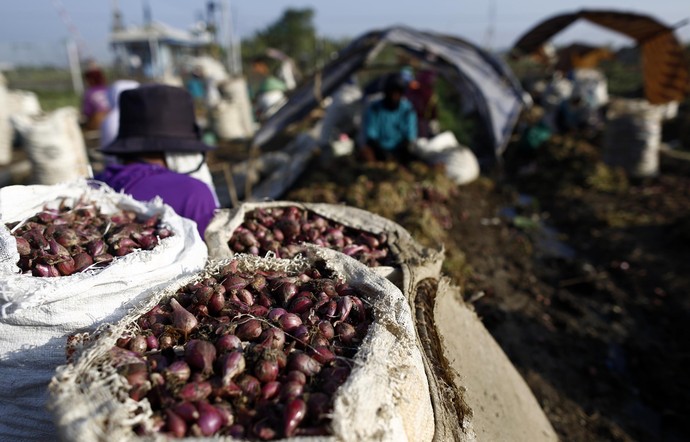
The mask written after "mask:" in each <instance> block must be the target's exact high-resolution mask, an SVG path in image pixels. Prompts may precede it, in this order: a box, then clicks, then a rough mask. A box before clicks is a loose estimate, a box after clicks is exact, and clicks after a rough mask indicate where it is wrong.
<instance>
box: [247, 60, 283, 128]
mask: <svg viewBox="0 0 690 442" xmlns="http://www.w3.org/2000/svg"><path fill="white" fill-rule="evenodd" d="M252 73H253V74H254V75H255V76H256V77H257V79H258V80H259V87H258V89H257V91H256V95H255V97H254V103H255V104H254V108H255V112H256V116H257V119H258V120H259V121H264V120H266V119H267V118H268V117H270V116H271V115H273V114H274V113H275V112H276V111H277V110H278V109H279V108H280V107H281V106H282V105H283V104H284V102H285V92H286V91H287V86H286V85H285V83H283V81H282V80H280V79H279V78H278V77H276V76H275V75H273V74H272V73H271V69H270V68H269V66H268V57H265V56H261V57H256V58H255V59H254V60H252Z"/></svg>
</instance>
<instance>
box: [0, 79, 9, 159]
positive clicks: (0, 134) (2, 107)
mask: <svg viewBox="0 0 690 442" xmlns="http://www.w3.org/2000/svg"><path fill="white" fill-rule="evenodd" d="M7 101H8V97H7V84H6V81H5V77H4V76H3V75H2V72H0V166H4V165H6V164H10V162H11V161H12V126H10V119H9V104H8V102H7Z"/></svg>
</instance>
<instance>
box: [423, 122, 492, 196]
mask: <svg viewBox="0 0 690 442" xmlns="http://www.w3.org/2000/svg"><path fill="white" fill-rule="evenodd" d="M412 153H413V154H414V155H416V156H418V157H419V158H421V159H423V160H424V161H426V162H428V163H430V164H434V165H442V166H443V167H444V169H445V172H446V176H448V178H450V179H451V180H453V181H454V182H455V183H456V184H458V185H463V184H469V183H471V182H472V181H474V180H476V179H477V178H479V173H480V169H479V161H477V157H476V156H475V155H474V153H473V152H472V150H471V149H470V148H469V147H467V146H463V145H462V144H460V143H459V142H458V140H457V139H456V138H455V135H453V132H450V131H446V132H442V133H440V134H438V135H436V136H435V137H434V138H431V139H426V138H420V139H418V140H417V142H416V143H415V144H414V145H413V151H412Z"/></svg>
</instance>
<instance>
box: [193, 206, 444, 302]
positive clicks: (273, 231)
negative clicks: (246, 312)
mask: <svg viewBox="0 0 690 442" xmlns="http://www.w3.org/2000/svg"><path fill="white" fill-rule="evenodd" d="M205 239H206V243H207V244H208V249H209V256H210V257H211V258H213V259H224V258H229V257H232V256H233V255H234V254H235V253H247V254H251V255H258V256H264V255H265V254H266V253H267V252H272V253H275V254H276V255H277V256H278V257H280V258H290V257H292V256H295V255H296V254H298V253H300V252H301V251H302V250H303V248H304V247H305V244H314V245H317V246H320V247H325V248H329V249H333V250H336V251H339V252H342V253H344V254H346V255H348V256H350V257H352V258H354V259H356V260H358V261H360V262H361V263H363V264H366V265H367V266H369V267H371V268H372V269H374V271H376V272H377V273H379V274H381V275H383V276H386V277H388V278H389V279H390V280H391V281H393V282H394V283H396V285H398V287H401V288H402V290H403V293H406V291H407V290H409V289H411V288H412V287H414V285H415V284H416V282H417V281H420V280H422V279H424V278H429V277H438V276H439V274H440V271H441V264H442V262H443V256H444V254H443V251H442V249H441V250H440V251H437V250H432V249H429V248H426V247H423V246H422V245H421V244H419V243H418V242H417V241H415V240H414V239H413V238H412V236H411V235H410V234H409V233H408V232H407V230H405V229H404V228H403V227H401V226H400V225H399V224H397V223H395V222H393V221H390V220H388V219H386V218H383V217H381V216H378V215H376V214H373V213H371V212H367V211H366V210H362V209H358V208H355V207H348V206H344V205H335V204H319V203H299V202H292V201H275V202H265V203H244V204H242V205H240V206H239V207H238V208H236V209H230V210H220V211H218V212H217V213H216V216H215V217H214V218H213V220H211V223H210V224H209V226H208V228H207V230H206V234H205Z"/></svg>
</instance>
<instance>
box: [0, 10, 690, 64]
mask: <svg viewBox="0 0 690 442" xmlns="http://www.w3.org/2000/svg"><path fill="white" fill-rule="evenodd" d="M221 1H222V0H221ZM225 1H228V2H229V3H230V4H231V11H232V14H233V18H234V22H235V24H236V27H235V32H237V33H239V35H240V36H242V37H245V36H250V35H252V34H253V33H254V32H255V31H257V30H259V29H261V28H264V27H265V26H267V25H268V24H270V23H271V22H273V21H275V20H276V19H277V18H278V17H279V16H280V15H281V12H282V11H283V10H284V9H285V8H287V7H296V8H303V7H311V8H313V9H314V10H315V11H316V17H315V24H316V28H317V32H318V34H319V35H321V36H329V37H355V36H357V35H359V34H362V33H364V32H366V31H369V30H372V29H375V28H382V27H386V26H390V25H394V24H404V25H408V26H412V27H416V28H419V29H425V30H433V31H437V32H443V33H449V34H454V35H457V36H460V37H463V38H465V39H468V40H470V41H473V42H475V43H478V44H480V45H482V46H485V47H489V48H492V49H506V48H509V47H510V46H511V45H512V43H514V42H515V41H516V40H517V38H518V37H519V36H520V35H521V34H522V33H523V32H525V31H526V30H527V29H529V28H530V27H531V26H533V25H534V24H536V23H537V22H539V21H540V20H542V19H544V18H546V17H549V16H552V15H556V14H559V13H564V12H570V11H575V10H578V9H581V8H592V9H602V8H611V9H619V10H625V11H634V12H639V13H645V14H650V15H652V16H654V17H656V18H657V19H659V20H661V21H662V22H664V23H666V24H668V25H673V24H676V23H678V22H680V21H681V20H683V19H685V18H689V17H690V6H688V2H687V0H652V1H642V0H616V1H607V2H572V1H565V0H560V1H554V0H474V1H468V0H416V1H410V0H319V1H315V0H313V1H289V0H225ZM149 2H150V5H151V9H152V15H153V19H154V20H155V21H160V22H163V23H166V24H168V25H171V26H174V27H178V28H183V29H188V28H190V27H191V26H192V25H193V23H194V21H195V19H196V17H197V16H198V14H199V13H201V11H203V10H204V8H205V4H206V1H205V0H149ZM2 3H3V5H2V6H1V7H0V11H1V13H0V63H3V62H5V63H8V62H9V63H13V64H29V63H30V64H45V63H48V64H65V63H66V55H65V49H64V44H65V40H66V39H67V38H69V37H70V36H71V35H74V34H73V33H70V31H68V29H69V26H68V24H66V23H65V20H67V22H71V24H72V25H73V26H72V28H73V29H75V30H76V33H78V35H79V36H80V38H81V40H82V41H83V45H84V47H85V49H86V51H87V52H88V54H86V55H89V56H92V57H95V58H96V59H98V60H99V61H101V62H108V61H109V60H110V56H111V55H110V52H109V49H108V34H109V30H110V26H111V14H112V5H113V4H114V3H118V4H119V7H120V9H121V10H122V12H123V15H124V20H125V24H126V25H139V24H141V23H142V21H143V18H142V16H143V14H142V9H143V8H142V3H143V0H19V1H13V0H3V1H2ZM60 9H62V10H64V11H66V14H62V15H61V14H59V12H58V11H59V10H60ZM492 17H493V19H492ZM490 23H493V27H490ZM490 29H493V32H491V31H490ZM73 32H74V31H73ZM676 35H678V37H679V38H680V39H681V40H683V41H685V42H689V41H690V24H688V25H685V26H683V27H682V28H680V29H678V30H677V31H676ZM574 41H582V42H588V43H596V44H611V45H614V46H621V45H624V44H628V43H629V40H627V39H626V38H624V37H623V38H622V37H618V36H617V34H615V33H612V32H610V31H605V30H601V29H600V28H597V27H596V26H594V25H588V24H583V23H578V24H575V25H573V26H571V27H569V28H568V29H566V30H565V31H564V32H562V33H560V34H559V35H558V36H557V38H556V39H555V40H554V42H555V43H556V44H565V43H571V42H574Z"/></svg>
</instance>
